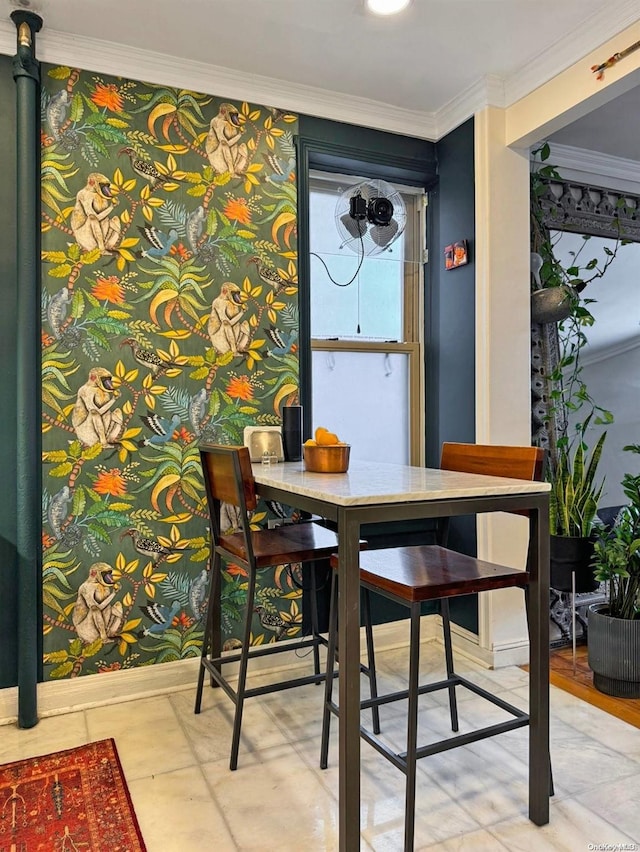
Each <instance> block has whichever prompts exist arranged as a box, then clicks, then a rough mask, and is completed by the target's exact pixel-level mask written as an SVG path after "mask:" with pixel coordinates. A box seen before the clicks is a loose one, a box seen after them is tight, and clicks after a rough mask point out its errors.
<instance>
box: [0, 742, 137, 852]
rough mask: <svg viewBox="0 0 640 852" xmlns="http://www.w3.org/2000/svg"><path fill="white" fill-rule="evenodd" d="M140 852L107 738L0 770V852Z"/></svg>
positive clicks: (130, 808)
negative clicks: (74, 851)
mask: <svg viewBox="0 0 640 852" xmlns="http://www.w3.org/2000/svg"><path fill="white" fill-rule="evenodd" d="M73 850H78V852H145V850H146V847H145V845H144V841H143V839H142V835H141V834H140V828H139V826H138V821H137V819H136V815H135V812H134V810H133V805H132V803H131V797H130V796H129V791H128V789H127V784H126V781H125V779H124V775H123V773H122V766H121V765H120V758H119V757H118V752H117V751H116V744H115V742H114V741H113V740H112V739H108V740H100V741H99V742H96V743H89V745H84V746H80V747H79V748H70V749H67V751H58V752H55V753H54V754H45V755H43V756H42V757H31V758H29V759H28V760H17V761H16V762H15V763H6V764H4V766H0V852H73Z"/></svg>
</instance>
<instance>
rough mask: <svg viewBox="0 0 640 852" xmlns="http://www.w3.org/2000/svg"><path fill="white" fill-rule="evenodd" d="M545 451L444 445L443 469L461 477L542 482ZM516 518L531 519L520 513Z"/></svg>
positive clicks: (518, 512)
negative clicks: (460, 474)
mask: <svg viewBox="0 0 640 852" xmlns="http://www.w3.org/2000/svg"><path fill="white" fill-rule="evenodd" d="M544 459H545V451H544V450H543V449H541V448H540V447H511V446H500V445H495V444H453V443H444V444H443V445H442V455H441V459H440V467H441V468H442V470H453V471H459V472H460V473H481V474H484V475H485V476H506V477H509V478H510V479H526V480H529V482H539V481H540V480H541V479H542V476H543V472H544ZM513 514H518V515H528V514H529V512H527V511H522V510H517V511H515V512H514V513H513Z"/></svg>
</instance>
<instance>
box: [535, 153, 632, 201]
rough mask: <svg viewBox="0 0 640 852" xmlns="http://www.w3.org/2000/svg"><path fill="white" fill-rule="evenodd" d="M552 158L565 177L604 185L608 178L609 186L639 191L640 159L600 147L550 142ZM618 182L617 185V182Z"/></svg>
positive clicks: (551, 160)
mask: <svg viewBox="0 0 640 852" xmlns="http://www.w3.org/2000/svg"><path fill="white" fill-rule="evenodd" d="M550 149H551V153H550V156H549V162H550V163H553V165H554V166H556V167H557V168H558V169H560V170H562V171H561V175H562V177H563V178H564V179H565V180H571V179H573V180H578V179H580V180H583V181H585V180H586V181H587V182H589V181H591V182H593V183H596V182H597V181H599V182H600V183H599V185H602V178H606V179H607V183H606V186H607V187H608V188H609V189H619V190H622V191H624V190H627V191H629V192H631V191H634V192H638V189H639V188H640V161H638V160H627V159H625V158H624V157H612V156H610V155H609V154H602V153H600V152H599V151H588V150H587V149H585V148H574V147H573V146H571V145H557V144H555V143H553V142H551V143H550ZM613 182H615V184H616V185H615V186H614V183H613Z"/></svg>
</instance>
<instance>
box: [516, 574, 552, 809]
mask: <svg viewBox="0 0 640 852" xmlns="http://www.w3.org/2000/svg"><path fill="white" fill-rule="evenodd" d="M524 609H525V613H526V615H527V634H528V635H529V637H531V633H530V630H529V623H530V621H529V586H525V587H524ZM555 792H556V791H555V788H554V786H553V769H552V767H551V753H549V795H550V796H555Z"/></svg>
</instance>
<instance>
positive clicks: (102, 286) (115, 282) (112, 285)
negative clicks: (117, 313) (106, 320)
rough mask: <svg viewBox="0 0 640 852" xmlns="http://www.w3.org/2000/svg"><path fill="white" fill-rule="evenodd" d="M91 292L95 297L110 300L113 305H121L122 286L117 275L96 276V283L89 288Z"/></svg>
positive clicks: (122, 298) (122, 296)
mask: <svg viewBox="0 0 640 852" xmlns="http://www.w3.org/2000/svg"><path fill="white" fill-rule="evenodd" d="M91 293H92V295H93V296H95V297H96V299H99V300H100V301H106V302H112V303H113V304H114V305H121V304H122V303H123V302H124V287H123V286H122V284H121V283H120V279H119V278H118V276H117V275H110V276H109V277H108V278H97V279H96V283H95V284H94V285H93V287H92V288H91Z"/></svg>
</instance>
